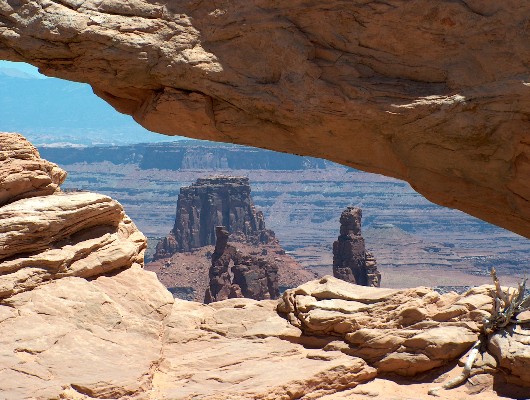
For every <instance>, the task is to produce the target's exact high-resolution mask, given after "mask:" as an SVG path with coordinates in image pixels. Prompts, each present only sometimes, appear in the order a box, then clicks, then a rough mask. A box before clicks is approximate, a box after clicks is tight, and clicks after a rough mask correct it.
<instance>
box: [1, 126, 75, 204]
mask: <svg viewBox="0 0 530 400" xmlns="http://www.w3.org/2000/svg"><path fill="white" fill-rule="evenodd" d="M0 136H1V143H0V145H1V146H0V205H4V204H6V203H9V202H12V201H15V200H18V199H23V198H26V197H33V196H43V195H48V194H53V193H55V192H57V191H59V185H60V184H61V183H63V182H64V180H65V179H66V172H65V171H63V170H62V169H61V168H59V167H58V166H57V165H56V164H54V163H51V162H49V161H46V160H43V159H42V158H40V156H39V152H38V151H37V149H36V148H35V147H34V146H33V145H32V144H31V143H29V142H28V141H27V140H26V139H25V138H23V137H22V136H21V135H18V134H15V133H13V134H9V133H2V132H0Z"/></svg>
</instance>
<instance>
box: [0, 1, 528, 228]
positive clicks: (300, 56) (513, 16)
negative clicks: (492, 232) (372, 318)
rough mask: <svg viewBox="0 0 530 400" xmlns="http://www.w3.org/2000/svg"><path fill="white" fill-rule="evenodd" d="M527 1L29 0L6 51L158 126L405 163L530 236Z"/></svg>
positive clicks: (375, 167)
mask: <svg viewBox="0 0 530 400" xmlns="http://www.w3.org/2000/svg"><path fill="white" fill-rule="evenodd" d="M529 11H530V5H527V4H525V3H520V2H516V1H509V2H505V3H503V4H502V5H499V4H498V3H497V2H494V1H493V0H491V1H489V0H486V1H480V2H476V1H462V2H453V1H442V2H433V1H430V0H421V1H419V2H414V3H403V2H401V1H397V0H392V1H390V2H387V3H384V4H382V3H377V2H361V1H354V2H347V3H344V2H339V1H333V2H331V3H329V4H327V5H326V7H322V5H321V2H317V1H304V2H295V3H293V2H289V3H288V4H287V3H286V4H279V3H275V2H271V1H270V0H253V1H250V2H245V3H223V4H218V5H216V6H214V5H213V4H210V3H208V4H206V3H201V2H193V1H191V2H185V3H183V2H169V3H168V4H166V5H162V4H160V3H158V2H156V1H154V0H136V1H132V2H130V1H112V2H110V1H104V2H101V1H92V0H90V1H84V2H79V1H76V0H63V1H61V2H53V1H50V0H37V1H31V2H28V1H21V2H17V3H9V4H7V3H6V4H4V5H2V7H0V58H3V59H9V60H13V61H26V62H29V63H32V64H34V65H36V66H38V67H39V68H40V69H41V71H42V72H43V73H45V74H47V75H50V76H56V77H60V78H64V79H70V80H75V81H82V82H87V83H89V84H91V85H92V87H93V89H94V92H95V93H96V94H97V95H99V96H100V97H102V98H103V99H104V100H106V101H108V102H109V103H110V104H111V105H113V106H114V107H115V108H116V109H117V110H118V111H120V112H124V113H127V114H131V115H132V116H133V117H134V118H135V119H136V121H137V122H139V123H140V124H142V125H143V126H145V127H146V128H148V129H150V130H153V131H156V132H160V133H164V134H169V135H175V134H178V135H184V136H189V137H196V138H203V139H208V140H217V141H225V142H233V143H239V144H246V145H251V146H256V147H263V148H268V149H272V150H279V151H285V152H291V153H296V154H304V155H311V156H316V157H322V158H326V159H329V160H332V161H336V162H339V163H342V164H345V165H349V166H352V167H354V168H358V169H362V170H365V171H369V172H376V173H381V174H385V175H389V176H393V177H396V178H399V179H404V180H406V181H408V182H409V183H411V185H412V186H413V187H414V188H415V189H416V190H417V191H418V192H420V193H421V194H423V195H424V196H425V197H427V198H428V199H429V200H431V201H433V202H435V203H438V204H441V205H445V206H448V207H452V208H457V209H460V210H462V211H465V212H467V213H469V214H471V215H474V216H476V217H479V218H482V219H484V220H486V221H488V222H492V223H494V224H497V225H499V226H502V227H504V228H507V229H510V230H512V231H514V232H516V233H519V234H521V235H524V236H526V237H530V204H529V202H530V200H529V199H530V186H529V184H528V177H529V176H530V137H529V134H528V133H527V132H528V131H529V129H528V128H529V127H530V123H529V121H528V113H527V111H526V110H527V109H528V106H529V105H530V104H529V103H530V86H529V85H528V82H530V77H529V76H528V72H527V67H526V61H525V60H527V59H528V53H529V52H530V45H528V43H529V42H528V40H527V39H528V27H527V25H526V22H525V21H526V20H525V15H528V12H529Z"/></svg>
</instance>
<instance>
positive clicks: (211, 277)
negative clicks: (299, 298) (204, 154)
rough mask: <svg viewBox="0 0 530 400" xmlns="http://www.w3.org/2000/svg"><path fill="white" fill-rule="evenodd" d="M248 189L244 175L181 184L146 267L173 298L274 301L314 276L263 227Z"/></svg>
mask: <svg viewBox="0 0 530 400" xmlns="http://www.w3.org/2000/svg"><path fill="white" fill-rule="evenodd" d="M250 193H251V189H250V183H249V179H248V177H244V176H222V175H215V176H211V177H207V178H199V179H197V181H196V182H195V183H194V184H192V185H191V186H187V187H182V188H181V189H180V194H179V196H178V199H177V211H176V217H175V224H174V226H173V229H172V230H171V232H170V233H169V235H168V236H166V237H165V238H163V239H161V240H160V241H159V242H158V243H157V246H156V251H155V254H154V256H153V262H150V263H148V264H147V265H146V268H147V269H149V270H151V271H154V272H156V274H157V275H158V277H159V279H160V280H161V282H162V283H164V285H166V287H168V289H169V290H170V291H171V292H172V293H173V295H174V296H175V297H179V298H182V299H190V300H195V301H204V302H206V303H210V302H214V301H220V300H224V299H228V298H239V297H247V298H252V299H255V300H264V299H276V298H278V296H279V294H280V289H282V290H285V289H287V288H292V287H295V286H297V285H300V284H302V283H304V282H307V281H308V280H311V279H314V278H315V277H316V275H315V273H313V272H310V271H308V270H306V269H304V268H302V267H301V266H300V264H298V263H297V262H296V261H295V260H294V258H292V257H291V256H290V255H288V254H286V253H285V250H284V249H283V248H282V247H281V246H280V243H279V242H278V240H277V239H276V235H275V234H274V232H273V231H272V230H270V229H267V228H266V227H265V218H264V216H263V213H262V212H261V211H259V210H256V208H255V206H254V202H253V200H252V197H251V194H250ZM229 237H230V244H228V238H229ZM213 246H215V248H214V247H213Z"/></svg>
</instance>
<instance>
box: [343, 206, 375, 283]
mask: <svg viewBox="0 0 530 400" xmlns="http://www.w3.org/2000/svg"><path fill="white" fill-rule="evenodd" d="M362 216H363V214H362V210H361V209H360V208H358V207H348V208H347V209H346V210H344V211H343V212H342V214H341V216H340V235H339V238H338V240H337V241H335V242H334V243H333V276H335V278H339V279H342V280H343V281H346V282H350V283H355V284H357V285H362V286H374V287H379V286H381V274H380V273H379V271H378V270H377V263H376V261H375V257H374V256H373V254H372V253H369V252H367V251H366V248H365V245H364V238H363V237H362V235H361V220H362Z"/></svg>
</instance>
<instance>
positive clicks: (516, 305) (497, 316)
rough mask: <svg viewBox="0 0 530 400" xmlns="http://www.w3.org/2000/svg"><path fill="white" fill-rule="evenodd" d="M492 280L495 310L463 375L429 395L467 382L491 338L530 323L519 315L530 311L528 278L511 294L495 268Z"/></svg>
mask: <svg viewBox="0 0 530 400" xmlns="http://www.w3.org/2000/svg"><path fill="white" fill-rule="evenodd" d="M490 274H491V278H492V279H493V283H494V284H495V293H494V298H493V309H492V311H491V315H490V316H489V317H488V318H485V319H484V321H483V322H484V323H483V325H482V332H481V334H480V336H479V339H478V340H477V341H476V342H475V344H474V345H473V347H472V348H471V351H470V352H469V355H468V357H467V360H466V364H465V365H464V370H463V371H462V373H461V374H460V375H459V376H457V377H456V378H454V379H451V380H450V381H449V382H446V383H445V384H444V385H442V386H440V387H436V388H433V389H431V390H429V392H428V393H429V395H431V396H438V391H439V390H442V389H453V388H455V387H457V386H460V385H461V384H463V383H464V382H466V381H467V379H468V378H469V376H470V375H471V369H472V368H473V364H474V363H475V361H476V359H477V357H478V354H479V352H481V353H482V352H484V351H485V349H487V343H488V341H489V339H490V338H491V336H492V335H493V334H494V333H496V332H498V331H499V330H501V329H504V328H506V327H508V326H509V325H521V324H526V323H530V319H527V320H520V319H518V318H517V317H518V315H519V314H520V313H522V312H524V311H527V310H530V295H529V296H526V297H525V290H526V278H525V279H524V280H523V281H522V282H521V283H520V284H519V287H518V288H517V289H515V290H514V291H513V292H512V293H511V294H510V292H509V290H507V291H504V290H502V288H501V285H500V283H499V278H498V277H497V272H496V271H495V268H492V269H491V271H490Z"/></svg>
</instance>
